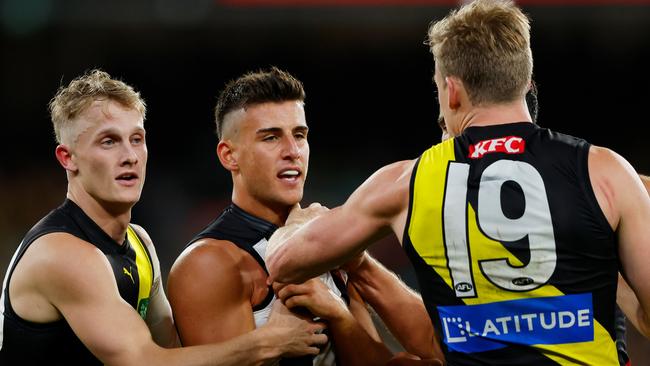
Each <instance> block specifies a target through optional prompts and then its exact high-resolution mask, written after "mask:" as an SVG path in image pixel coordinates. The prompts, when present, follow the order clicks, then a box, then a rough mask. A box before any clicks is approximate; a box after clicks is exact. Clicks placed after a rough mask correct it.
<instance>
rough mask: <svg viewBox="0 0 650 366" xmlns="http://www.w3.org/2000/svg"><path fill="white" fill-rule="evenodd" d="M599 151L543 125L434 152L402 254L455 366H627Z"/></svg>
mask: <svg viewBox="0 0 650 366" xmlns="http://www.w3.org/2000/svg"><path fill="white" fill-rule="evenodd" d="M589 146H590V145H589V144H588V143H587V142H585V141H584V140H580V139H576V138H573V137H570V136H566V135H562V134H559V133H555V132H552V131H549V130H547V129H542V128H540V127H538V126H536V125H534V124H532V123H513V124H506V125H496V126H489V127H470V128H468V129H467V130H466V131H465V132H464V133H463V134H462V135H461V136H459V137H457V138H455V139H451V140H447V141H445V142H442V143H440V144H438V145H435V146H433V147H431V148H430V149H429V150H427V151H425V152H424V153H423V154H422V156H421V157H420V158H419V160H418V162H417V164H416V166H415V168H414V171H413V174H412V177H411V186H410V203H409V214H408V219H407V223H406V228H405V232H404V238H403V245H404V248H405V250H406V252H407V254H408V256H409V258H410V259H411V262H412V263H413V265H414V267H415V270H416V273H417V276H418V280H419V284H420V288H421V291H422V297H423V299H424V301H425V304H426V306H427V310H428V312H429V315H430V316H431V320H432V322H433V324H434V326H435V328H436V330H437V332H438V334H439V335H440V336H441V338H442V340H443V343H444V347H443V348H444V351H445V354H446V357H447V362H448V363H449V364H450V365H528V366H533V365H534V366H537V365H558V364H559V365H575V364H585V365H617V364H618V359H617V352H616V346H615V343H614V338H615V337H614V312H615V298H616V285H617V271H618V252H617V244H618V243H617V239H616V236H615V233H614V232H613V231H612V229H611V227H610V226H609V224H608V222H607V220H606V218H605V216H604V214H603V212H602V211H601V209H600V207H599V205H598V203H597V201H596V197H595V195H594V192H593V190H592V187H591V183H590V179H589V174H588V171H587V159H588V152H589Z"/></svg>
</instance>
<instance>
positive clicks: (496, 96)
mask: <svg viewBox="0 0 650 366" xmlns="http://www.w3.org/2000/svg"><path fill="white" fill-rule="evenodd" d="M429 46H430V47H431V53H433V58H434V61H435V63H436V65H437V67H438V71H439V72H440V74H441V75H442V77H443V78H444V77H447V76H455V77H458V78H459V79H461V80H462V82H463V85H465V89H466V90H467V92H468V94H469V98H470V101H471V102H472V103H473V104H476V105H480V104H492V103H503V102H510V101H514V100H516V99H517V98H520V97H523V96H524V95H525V93H526V91H527V90H528V85H529V83H530V80H531V77H532V72H533V55H532V51H531V49H530V23H529V20H528V17H527V16H526V15H525V14H524V13H523V12H522V11H521V10H520V9H519V8H518V7H517V6H516V5H515V4H514V3H513V2H512V1H509V0H505V1H503V0H476V1H474V2H472V3H469V4H466V5H464V6H462V7H461V8H460V9H458V10H454V11H452V12H451V13H450V14H449V15H448V16H447V17H445V18H444V19H442V20H440V21H438V22H435V23H433V24H432V25H431V27H430V28H429Z"/></svg>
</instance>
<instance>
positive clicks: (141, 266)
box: [0, 200, 153, 365]
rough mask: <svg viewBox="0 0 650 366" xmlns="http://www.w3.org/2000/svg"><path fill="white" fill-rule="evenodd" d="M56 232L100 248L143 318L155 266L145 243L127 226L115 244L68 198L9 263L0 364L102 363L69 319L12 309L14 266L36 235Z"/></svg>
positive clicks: (0, 307) (0, 306)
mask: <svg viewBox="0 0 650 366" xmlns="http://www.w3.org/2000/svg"><path fill="white" fill-rule="evenodd" d="M55 232H63V233H69V234H71V235H74V236H76V237H78V238H79V239H82V240H84V241H86V242H88V243H90V244H93V245H94V246H96V247H97V248H98V249H99V250H101V251H102V252H103V253H104V255H106V258H107V259H108V261H109V263H110V265H111V267H112V269H113V274H114V275H115V281H116V282H117V287H118V289H119V291H120V295H121V296H122V298H123V299H124V300H125V301H126V302H128V303H129V304H130V305H131V306H133V308H134V309H136V310H137V311H138V312H139V313H140V316H141V317H142V318H143V319H144V318H145V317H146V315H147V306H148V304H149V296H150V293H151V288H152V283H153V267H152V263H151V257H150V254H149V252H148V250H147V248H146V246H145V245H144V243H143V242H142V241H141V240H140V238H139V237H138V235H137V234H136V233H135V231H134V230H133V228H131V227H129V228H128V229H127V239H126V240H125V242H124V243H122V244H121V245H120V244H118V243H116V242H115V241H114V240H113V239H112V238H111V237H110V236H108V234H106V233H105V232H104V231H103V230H102V229H101V228H100V227H99V226H98V225H97V224H96V223H95V222H94V221H92V220H91V219H90V217H88V216H87V215H86V214H85V213H84V212H83V211H82V210H81V208H79V206H77V205H76V204H75V203H74V202H72V201H70V200H66V201H65V202H64V203H63V205H61V206H60V207H58V208H56V209H54V210H53V211H52V212H50V213H49V214H48V215H47V216H45V217H44V218H43V219H42V220H41V221H40V222H38V223H37V224H36V225H35V226H34V227H33V228H32V229H31V230H30V231H29V232H28V233H27V235H26V236H25V238H24V239H23V241H22V243H21V244H20V246H19V247H18V250H17V251H16V253H15V254H14V256H13V258H12V260H11V263H10V264H9V268H8V269H7V273H6V275H5V280H4V284H3V288H2V297H1V298H0V365H101V364H102V363H101V362H100V361H99V360H98V359H97V358H95V356H93V354H92V353H91V352H90V351H89V350H88V349H87V348H86V347H85V346H84V345H83V343H81V341H80V340H79V338H77V336H76V335H75V334H74V332H73V331H72V329H71V328H70V325H69V324H68V323H67V322H66V321H65V319H62V320H59V321H57V322H53V323H33V322H30V321H27V320H25V319H22V318H21V317H20V316H18V314H16V313H15V312H14V310H13V308H12V307H11V299H10V297H9V283H10V281H11V276H12V274H13V271H14V268H15V267H16V264H17V263H18V262H19V261H20V259H21V258H22V256H23V254H25V251H26V250H27V248H29V246H30V245H31V244H32V243H33V242H34V241H35V240H36V239H38V238H40V237H41V236H43V235H46V234H49V233H55ZM70 255H74V253H70Z"/></svg>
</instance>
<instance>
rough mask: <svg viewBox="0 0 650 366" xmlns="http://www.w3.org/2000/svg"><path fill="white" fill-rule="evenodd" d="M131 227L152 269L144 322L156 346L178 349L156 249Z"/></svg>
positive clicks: (176, 335) (146, 236)
mask: <svg viewBox="0 0 650 366" xmlns="http://www.w3.org/2000/svg"><path fill="white" fill-rule="evenodd" d="M132 226H133V228H134V229H135V231H136V232H137V233H138V236H139V237H140V238H141V239H142V241H143V243H144V245H146V246H147V249H148V250H149V255H150V256H151V264H152V267H153V283H152V285H151V295H150V297H149V309H148V310H147V318H146V319H145V322H146V323H147V327H149V331H150V332H151V336H152V337H153V340H154V341H155V342H156V344H158V345H159V346H161V347H165V348H173V347H178V346H180V342H179V340H178V334H177V333H176V327H175V326H174V317H173V316H172V309H171V307H170V306H169V301H168V300H167V296H165V289H164V288H163V286H162V276H161V273H160V261H159V260H158V255H157V254H156V248H155V247H154V245H153V242H152V240H151V238H150V237H149V234H147V232H146V231H145V230H144V229H143V228H142V227H140V226H138V225H132Z"/></svg>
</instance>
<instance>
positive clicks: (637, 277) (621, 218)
mask: <svg viewBox="0 0 650 366" xmlns="http://www.w3.org/2000/svg"><path fill="white" fill-rule="evenodd" d="M589 175H590V178H591V182H592V186H593V187H594V192H595V193H596V197H597V199H598V203H599V204H600V207H601V208H602V209H603V212H604V214H605V216H606V217H607V219H608V221H609V222H610V225H611V226H612V228H614V229H615V230H616V233H617V235H618V239H619V256H620V260H621V264H622V271H621V274H622V275H623V277H624V278H625V280H626V282H627V283H628V284H629V286H630V289H631V290H632V292H633V293H634V294H635V295H636V298H637V299H638V304H639V305H638V307H637V308H636V310H632V309H630V304H629V303H628V304H621V305H622V309H623V310H624V312H625V313H626V315H627V316H628V319H630V321H632V323H633V324H635V325H636V326H637V327H638V328H639V330H640V331H641V332H642V333H644V334H648V333H647V330H648V329H650V318H648V314H649V313H650V266H648V265H647V263H649V262H650V227H649V226H648V225H647V221H648V218H650V198H648V193H647V191H646V189H645V187H644V185H643V183H642V182H641V179H640V178H639V176H638V175H637V173H636V172H635V171H634V169H633V168H632V166H631V165H630V164H629V163H628V162H627V161H625V159H623V158H622V157H620V156H619V155H617V154H616V153H614V152H612V151H610V150H607V149H604V148H599V147H592V148H591V150H590V154H589ZM621 291H623V292H624V291H625V288H622V289H621ZM622 294H623V293H622ZM623 295H624V294H623ZM628 295H629V293H628ZM624 296H626V295H624ZM620 297H621V295H619V298H620Z"/></svg>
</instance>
